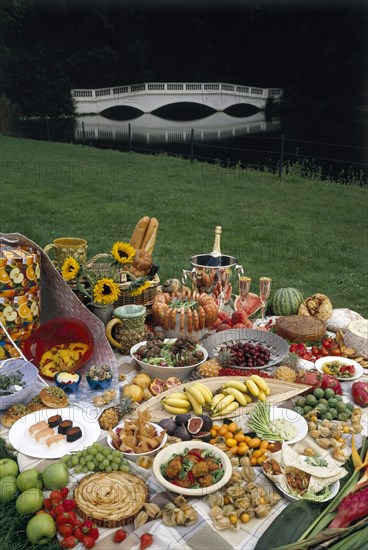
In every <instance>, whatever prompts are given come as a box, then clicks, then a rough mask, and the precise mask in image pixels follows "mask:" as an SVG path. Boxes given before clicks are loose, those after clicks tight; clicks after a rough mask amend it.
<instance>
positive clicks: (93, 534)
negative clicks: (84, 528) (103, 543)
mask: <svg viewBox="0 0 368 550" xmlns="http://www.w3.org/2000/svg"><path fill="white" fill-rule="evenodd" d="M88 534H89V536H90V537H92V538H93V539H95V540H97V539H98V537H99V536H100V531H99V530H98V529H97V527H92V529H91V530H90V532H89V533H88Z"/></svg>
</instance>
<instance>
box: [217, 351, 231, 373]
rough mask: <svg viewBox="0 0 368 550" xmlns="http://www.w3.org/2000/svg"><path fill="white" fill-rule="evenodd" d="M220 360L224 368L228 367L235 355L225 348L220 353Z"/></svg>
mask: <svg viewBox="0 0 368 550" xmlns="http://www.w3.org/2000/svg"><path fill="white" fill-rule="evenodd" d="M218 360H219V362H220V365H221V367H222V368H223V369H227V368H229V367H231V366H232V364H233V356H232V354H231V352H230V351H229V350H226V349H225V350H223V351H221V352H220V353H219V355H218Z"/></svg>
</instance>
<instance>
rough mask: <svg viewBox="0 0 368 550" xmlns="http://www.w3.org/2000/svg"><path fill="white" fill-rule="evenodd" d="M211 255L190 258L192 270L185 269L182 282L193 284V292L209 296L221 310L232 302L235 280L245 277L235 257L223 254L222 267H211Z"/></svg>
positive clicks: (220, 259)
mask: <svg viewBox="0 0 368 550" xmlns="http://www.w3.org/2000/svg"><path fill="white" fill-rule="evenodd" d="M210 258H211V255H210V254H198V255H196V256H192V257H191V258H189V263H190V264H191V265H192V266H193V267H192V269H183V275H182V282H183V284H185V285H187V284H188V280H190V282H191V286H192V290H193V291H197V292H200V293H202V292H205V293H206V294H209V295H210V296H212V297H213V298H215V300H216V301H217V303H218V306H219V308H220V309H222V308H223V306H224V305H225V304H227V302H228V301H229V300H230V297H231V294H232V289H233V283H234V278H235V277H236V275H237V276H238V277H239V276H241V275H244V269H243V266H242V265H239V264H238V260H237V259H236V258H234V256H226V255H225V254H221V256H220V257H219V261H220V265H217V266H209V265H207V264H208V263H209V261H210Z"/></svg>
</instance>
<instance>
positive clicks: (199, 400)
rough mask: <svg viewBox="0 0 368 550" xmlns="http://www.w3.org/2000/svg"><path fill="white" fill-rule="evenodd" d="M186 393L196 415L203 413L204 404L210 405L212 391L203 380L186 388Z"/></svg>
mask: <svg viewBox="0 0 368 550" xmlns="http://www.w3.org/2000/svg"><path fill="white" fill-rule="evenodd" d="M185 395H186V396H187V399H188V400H189V402H190V404H191V406H192V407H193V410H194V412H195V413H196V415H199V414H202V411H203V406H204V405H207V404H208V405H209V404H210V403H211V401H212V398H213V395H212V392H211V390H210V389H209V388H207V386H205V385H204V384H201V382H195V383H194V384H191V385H190V386H187V387H186V388H185Z"/></svg>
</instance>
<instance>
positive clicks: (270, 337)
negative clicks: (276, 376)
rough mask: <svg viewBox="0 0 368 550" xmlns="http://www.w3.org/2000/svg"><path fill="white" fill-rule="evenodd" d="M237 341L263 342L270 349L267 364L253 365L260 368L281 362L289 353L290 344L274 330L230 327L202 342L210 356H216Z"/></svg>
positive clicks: (245, 369)
mask: <svg viewBox="0 0 368 550" xmlns="http://www.w3.org/2000/svg"><path fill="white" fill-rule="evenodd" d="M236 342H249V343H251V344H262V346H264V347H265V348H267V349H268V350H269V351H270V354H271V355H270V360H269V362H268V363H267V365H264V366H262V367H252V368H256V369H258V370H263V369H268V368H269V367H273V366H275V365H277V364H279V363H281V361H282V360H283V359H284V358H285V357H286V355H287V354H288V353H289V344H288V343H287V342H286V340H284V339H283V338H280V336H277V334H274V333H273V332H266V331H264V330H255V329H246V328H242V329H230V330H224V331H223V332H218V333H217V334H213V335H212V336H209V337H208V338H205V339H204V340H203V341H202V342H201V344H202V346H203V347H204V348H206V350H207V351H208V356H209V357H216V356H217V355H218V354H219V353H220V350H221V348H222V347H223V346H225V345H226V346H231V345H232V344H235V343H236ZM234 368H237V369H243V370H244V371H247V370H249V369H248V368H246V367H238V366H237V367H234Z"/></svg>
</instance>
